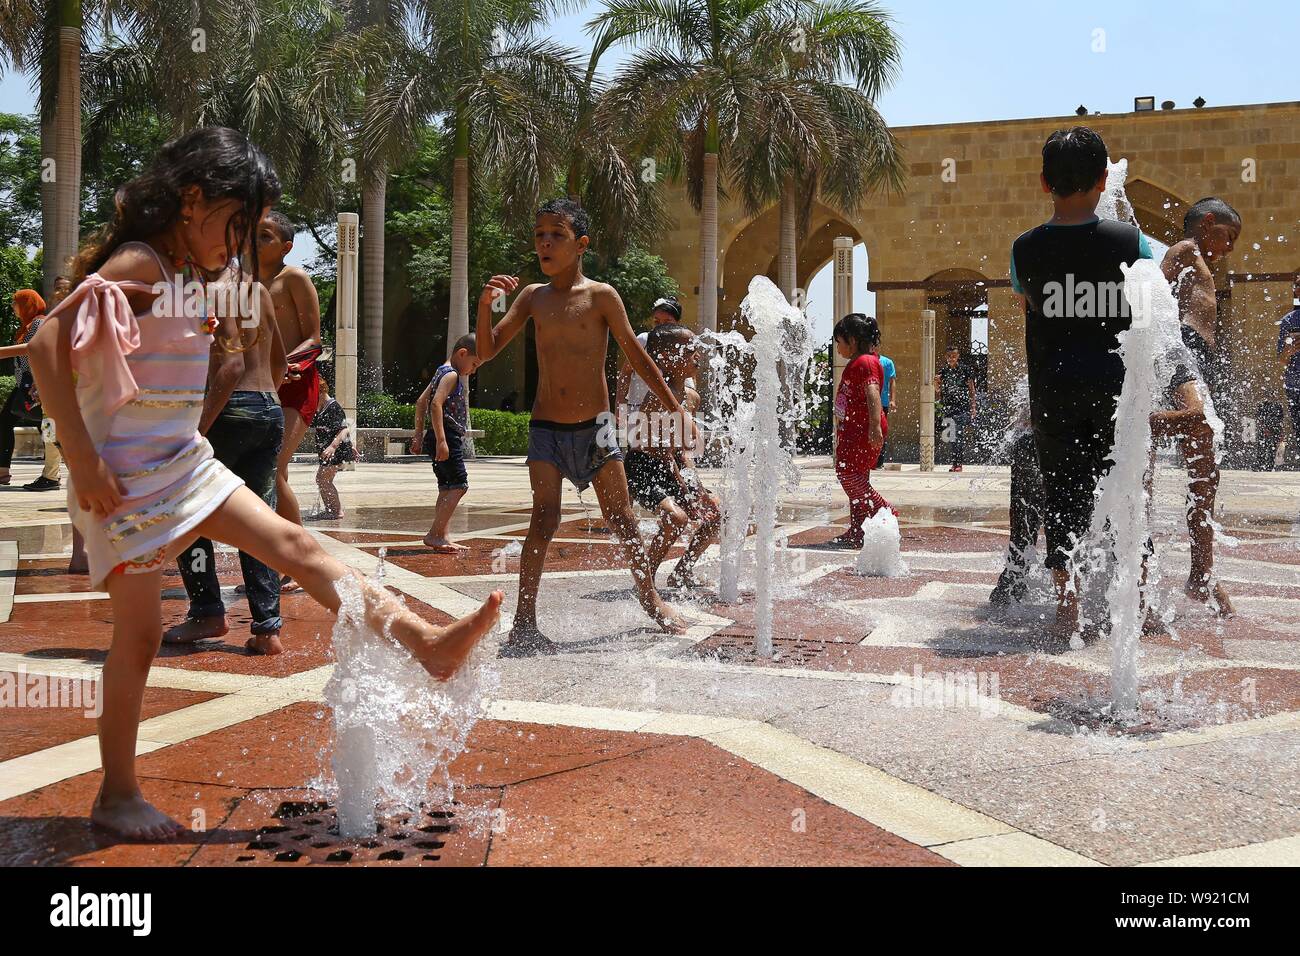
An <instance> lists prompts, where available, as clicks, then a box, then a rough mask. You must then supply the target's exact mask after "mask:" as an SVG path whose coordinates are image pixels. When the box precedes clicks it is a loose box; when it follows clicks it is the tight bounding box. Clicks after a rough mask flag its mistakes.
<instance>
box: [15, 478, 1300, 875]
mask: <svg viewBox="0 0 1300 956" xmlns="http://www.w3.org/2000/svg"><path fill="white" fill-rule="evenodd" d="M25 470H26V471H31V472H32V473H33V474H34V473H35V468H34V466H31V465H23V464H19V465H18V466H17V468H16V471H15V475H16V477H15V482H14V486H17V485H19V484H21V483H22V481H25V480H27V478H29V477H31V476H30V475H28V474H26V473H25ZM470 474H471V493H470V495H469V497H468V498H467V499H466V504H465V507H464V508H463V509H462V512H461V513H460V514H459V515H458V516H457V519H456V524H455V525H454V526H453V531H454V532H455V533H456V534H457V535H458V536H459V537H460V539H461V540H462V541H463V543H465V544H466V545H468V546H469V551H468V552H466V553H464V554H462V555H456V556H444V555H433V554H430V553H429V552H428V550H427V549H425V548H424V547H422V546H421V544H420V537H421V536H422V534H423V533H424V531H425V530H426V529H427V527H428V523H429V521H430V519H431V516H432V497H433V487H432V480H431V476H430V475H429V472H428V468H427V464H426V465H420V464H418V463H414V462H412V463H388V464H382V465H362V466H360V467H359V468H358V469H357V470H356V471H354V472H352V473H348V474H345V475H342V476H340V480H339V485H340V489H341V491H342V492H343V499H344V503H345V506H346V507H347V508H348V509H349V512H348V514H347V517H346V518H344V519H342V520H340V521H336V522H327V523H323V524H320V525H316V526H314V527H315V528H316V530H317V531H318V532H319V533H320V535H321V536H322V540H323V541H324V542H325V543H326V544H327V546H328V547H329V548H330V550H331V552H332V553H334V554H335V555H336V556H338V557H340V558H341V559H342V560H344V561H345V562H348V563H351V564H352V565H354V566H355V567H358V568H360V569H362V570H364V571H367V572H373V571H374V570H375V569H376V568H377V567H378V566H379V564H380V562H381V555H382V560H383V562H384V566H385V578H384V580H385V583H386V584H387V585H388V586H389V587H391V588H393V589H394V590H395V591H396V592H398V593H399V594H401V595H402V596H403V597H404V599H405V600H406V602H407V603H408V605H410V606H412V607H414V608H415V609H416V610H417V611H418V612H419V613H421V614H422V615H424V616H426V617H427V618H428V619H430V620H435V621H442V620H446V619H447V617H448V616H449V615H453V614H459V613H463V612H464V611H465V610H466V609H468V608H469V607H471V606H472V605H473V604H474V602H475V601H476V600H479V599H481V598H482V597H484V596H486V594H487V593H488V592H489V591H490V590H492V589H493V588H497V587H503V588H504V589H505V590H506V593H507V599H506V607H505V609H504V613H503V615H502V619H503V623H506V624H508V622H509V618H510V614H511V612H512V609H513V605H514V600H515V576H516V575H517V573H518V557H517V555H516V554H515V551H516V550H517V546H518V542H519V539H520V537H521V536H522V535H523V534H525V533H526V530H527V523H528V517H529V515H528V501H529V491H528V487H527V473H526V470H525V469H524V468H523V467H522V463H521V462H520V461H519V460H517V459H485V460H480V461H478V462H475V463H473V464H472V466H471V473H470ZM293 480H294V484H295V486H296V487H298V488H299V489H300V494H302V495H303V496H304V497H305V501H304V504H306V505H310V504H311V503H312V500H313V498H314V489H313V488H312V475H311V471H310V470H309V469H308V468H306V467H301V468H300V467H299V466H295V467H294V470H293ZM876 482H877V486H878V487H880V488H881V489H882V490H883V492H884V493H885V495H886V496H887V497H889V498H890V499H891V500H893V501H894V502H895V503H896V504H897V505H899V506H900V510H901V512H902V516H903V528H902V532H903V539H902V550H903V555H902V556H903V558H904V560H905V561H906V562H907V564H908V566H909V573H908V575H907V576H905V577H899V578H871V577H862V576H859V575H857V574H856V573H854V570H853V563H854V557H855V556H854V555H853V554H851V553H848V552H840V551H832V550H827V549H825V548H823V547H820V545H821V544H822V543H823V542H825V541H826V540H827V539H829V538H830V537H832V536H833V535H834V534H836V533H838V530H839V529H840V527H842V522H843V520H844V504H843V498H842V495H841V493H840V492H839V490H838V488H837V486H836V485H835V484H834V481H833V475H832V473H831V471H830V469H829V468H828V467H827V463H826V462H825V461H824V460H811V461H808V462H806V463H805V468H804V479H803V483H802V485H801V487H800V488H799V489H798V490H797V491H796V492H793V493H791V494H789V495H787V496H785V497H784V498H783V499H782V501H781V509H780V514H781V523H782V528H781V534H782V537H783V538H784V539H785V545H786V546H784V547H782V548H780V549H779V551H778V555H777V562H778V563H777V573H776V580H777V588H776V601H775V606H774V634H775V644H776V654H775V656H774V657H773V658H772V659H764V658H760V657H758V656H757V655H756V654H755V653H754V649H753V639H754V617H753V608H752V605H751V603H749V602H748V600H746V599H745V597H746V596H747V595H748V593H749V591H748V589H749V588H750V587H751V586H752V585H751V581H752V561H753V557H752V552H749V553H748V554H747V557H746V560H745V562H744V566H743V567H742V579H741V580H742V592H745V593H744V595H743V596H742V601H741V603H740V604H738V605H728V604H724V603H721V602H719V601H718V599H717V595H716V591H713V590H708V589H706V590H705V591H704V592H700V593H695V594H689V593H671V592H669V593H667V594H666V596H667V597H668V598H669V599H670V600H671V601H673V602H674V603H675V604H676V605H678V606H679V607H680V609H681V610H682V611H683V612H684V613H685V614H686V616H688V617H689V618H691V621H692V627H691V629H690V630H689V631H688V633H687V634H686V635H684V636H679V637H669V636H665V635H663V634H661V633H658V632H657V631H656V630H655V629H654V628H652V627H651V626H650V625H649V621H648V619H647V618H646V617H645V616H644V614H643V613H642V612H641V611H640V609H639V608H638V606H637V604H636V602H635V601H634V600H633V598H632V594H631V579H630V576H629V575H628V573H627V571H626V570H625V569H623V568H622V567H621V559H620V548H619V546H618V545H617V543H616V542H614V541H613V539H611V537H610V536H609V533H608V529H607V528H606V527H605V525H604V523H603V521H602V520H601V518H600V515H599V512H598V510H597V509H596V506H595V504H594V501H593V500H591V499H592V497H593V496H591V495H587V496H586V498H587V499H588V500H585V501H584V500H581V499H579V498H578V497H577V496H566V500H565V504H566V514H565V519H564V521H563V523H562V524H561V527H560V530H559V532H558V536H557V539H556V542H555V543H554V544H553V545H552V549H551V554H550V558H549V560H548V570H549V571H550V573H549V574H548V576H547V577H546V578H544V580H543V586H542V594H541V606H540V615H539V618H540V623H541V626H542V628H543V630H545V631H546V632H547V633H548V634H549V636H550V637H551V638H552V639H553V640H555V641H556V642H558V643H559V644H560V645H561V648H562V649H561V653H560V654H558V655H556V656H554V657H550V658H540V659H529V660H498V661H495V663H493V664H492V665H490V666H493V667H495V668H496V669H497V671H498V676H499V690H498V691H497V694H496V697H495V699H494V700H492V701H491V703H490V705H489V709H488V716H487V718H485V719H484V720H482V721H481V722H480V723H479V724H478V725H477V726H476V727H475V728H474V730H473V732H472V734H471V736H470V739H469V745H468V748H467V750H466V752H465V753H464V754H462V756H461V757H460V758H459V759H458V760H457V761H456V763H455V764H454V765H453V767H452V773H453V776H454V778H455V779H456V780H457V782H458V784H459V789H458V791H457V798H456V803H455V804H453V805H449V806H441V805H431V806H427V807H424V808H417V809H416V810H414V811H411V812H408V813H405V814H400V813H399V814H396V815H390V816H388V817H386V819H385V822H384V824H383V826H382V828H381V830H380V832H378V833H377V834H376V836H375V838H374V839H373V840H366V841H362V842H355V841H353V842H349V841H343V840H340V839H339V837H338V836H337V835H336V833H335V832H332V830H331V827H332V825H333V822H334V811H333V809H332V808H331V807H329V806H328V805H326V804H325V801H324V797H323V791H322V790H320V789H319V784H320V783H321V781H322V779H323V777H322V775H323V774H324V773H326V772H327V768H328V767H329V758H330V754H331V722H330V713H329V710H328V708H327V707H326V706H325V704H324V703H323V701H322V690H323V688H324V685H325V681H326V679H327V677H328V674H329V671H330V669H331V664H332V650H331V645H330V629H331V627H332V621H331V618H330V616H329V615H328V614H326V613H325V612H323V611H322V610H321V609H320V608H319V607H317V606H316V605H314V604H313V602H311V601H310V599H308V598H306V597H305V596H303V595H302V594H300V593H299V594H293V595H288V596H286V597H285V599H284V602H283V615H284V618H285V621H286V626H285V630H284V634H283V638H284V644H285V647H286V653H285V654H283V655H281V656H278V657H272V658H263V657H252V656H249V655H247V654H246V653H245V652H244V651H243V641H244V639H245V638H246V636H247V626H248V620H249V619H248V609H247V605H246V602H245V601H244V600H243V598H241V597H239V596H238V595H236V594H234V593H233V588H234V586H235V585H236V584H237V583H239V571H238V566H237V562H236V561H235V555H234V554H232V553H230V552H219V553H218V562H219V573H220V578H221V583H222V585H223V589H224V591H225V593H226V594H227V599H228V610H229V619H230V625H231V630H230V634H229V635H228V636H227V637H226V638H225V639H223V640H218V641H214V642H210V643H206V644H203V645H198V646H195V647H190V648H186V649H176V648H164V649H163V651H162V652H161V654H160V655H159V658H158V661H157V663H156V665H155V667H154V670H153V672H152V675H151V678H150V686H149V688H148V691H147V693H146V696H145V701H144V715H143V719H144V723H143V725H142V727H141V734H140V757H139V761H138V763H139V772H140V775H141V780H142V786H143V789H144V791H145V794H146V795H147V796H148V797H149V798H150V799H152V800H154V801H155V802H156V803H157V804H158V805H159V806H160V807H161V808H162V809H164V810H165V811H167V812H169V813H171V814H173V815H174V816H175V817H176V818H177V819H179V820H181V821H182V822H184V823H186V824H187V825H188V826H189V827H190V832H189V833H188V834H187V836H186V837H185V838H183V839H181V840H178V841H176V842H174V843H169V844H166V845H162V846H144V845H134V844H124V843H120V842H117V841H114V840H112V839H110V838H108V837H107V836H105V835H104V834H101V833H99V832H97V831H95V830H93V829H92V828H91V827H90V826H89V824H88V823H87V820H86V813H87V810H88V808H89V806H90V802H91V800H92V799H93V797H94V793H95V790H96V787H97V785H98V780H99V755H98V750H97V745H96V741H95V738H94V721H93V708H92V707H91V706H90V703H91V702H93V698H94V691H95V684H94V679H95V676H96V673H97V671H98V668H99V667H100V666H102V663H103V660H104V657H105V655H106V653H107V650H108V647H109V644H110V637H111V629H112V623H111V611H110V607H109V602H108V600H107V595H104V594H95V593H90V592H89V591H88V587H87V585H86V581H85V578H84V577H77V576H69V575H67V574H66V573H65V570H66V551H67V548H68V545H69V534H68V526H67V520H66V513H65V511H64V510H63V507H62V493H61V492H50V493H42V494H30V493H26V492H21V491H16V489H15V487H13V486H11V488H8V489H0V562H5V565H4V567H5V570H4V575H3V577H0V686H9V687H11V688H14V687H20V686H26V682H35V683H34V684H33V685H32V686H36V685H37V684H40V682H41V681H42V680H45V684H44V685H42V686H54V682H53V681H51V680H50V679H58V680H57V683H58V686H59V687H61V688H63V689H64V691H65V692H68V691H71V690H75V694H74V695H73V696H72V699H65V700H63V701H53V700H42V701H39V702H37V701H34V700H33V699H31V698H30V692H29V697H28V699H27V700H26V701H25V703H26V704H27V706H16V705H14V702H13V701H10V702H9V704H7V705H5V706H0V863H4V864H65V863H69V864H78V865H98V864H109V865H113V864H141V863H143V864H153V865H196V866H205V865H240V866H242V865H264V864H265V865H271V866H282V867H283V866H295V865H296V866H301V865H323V866H344V865H356V864H373V865H394V866H408V865H435V866H436V865H483V864H492V865H512V864H514V865H528V864H589V865H599V864H663V865H667V864H778V865H802V864H816V863H826V864H870V865H951V864H954V863H955V864H959V865H998V864H1059V865H1132V864H1143V863H1157V862H1163V861H1175V862H1178V863H1188V864H1195V863H1198V862H1205V863H1227V864H1261V863H1275V864H1276V863H1291V864H1296V863H1300V773H1297V767H1298V766H1300V589H1297V585H1298V584H1300V536H1297V535H1296V534H1295V533H1293V531H1292V521H1293V519H1294V518H1295V512H1296V510H1297V506H1298V505H1300V477H1297V476H1292V475H1289V474H1270V475H1247V474H1237V473H1227V474H1226V475H1225V479H1224V491H1223V493H1222V495H1221V498H1222V501H1223V503H1224V510H1223V514H1222V515H1221V517H1220V520H1221V521H1222V522H1223V524H1224V525H1225V527H1226V528H1227V530H1228V533H1229V534H1231V535H1232V536H1233V537H1234V538H1235V539H1236V541H1237V545H1236V546H1235V547H1231V548H1229V547H1224V548H1223V549H1222V550H1221V553H1220V554H1221V556H1220V574H1221V577H1222V579H1223V581H1224V583H1225V586H1227V587H1228V589H1229V590H1230V592H1231V593H1232V595H1233V598H1234V600H1235V602H1236V605H1237V610H1238V613H1237V615H1236V616H1235V617H1234V618H1232V619H1230V620H1228V621H1219V620H1216V619H1214V618H1212V617H1210V616H1209V615H1208V614H1207V613H1206V612H1205V611H1204V610H1203V609H1201V608H1199V607H1198V606H1196V605H1193V604H1191V603H1189V602H1188V601H1187V600H1186V599H1184V598H1182V597H1181V595H1180V594H1179V593H1178V589H1177V587H1175V585H1176V584H1177V583H1178V582H1179V581H1181V578H1182V576H1183V575H1185V573H1186V567H1187V553H1186V545H1185V541H1184V540H1183V538H1182V537H1181V536H1180V534H1179V529H1178V527H1177V526H1176V522H1171V521H1166V522H1165V523H1164V524H1162V525H1159V526H1158V529H1157V531H1158V533H1157V535H1156V538H1157V546H1158V551H1159V555H1160V562H1161V567H1162V571H1163V576H1162V584H1161V594H1162V597H1163V600H1164V606H1165V607H1167V608H1170V609H1172V611H1173V620H1172V622H1171V627H1170V633H1169V634H1168V635H1162V636H1160V637H1153V638H1149V639H1144V642H1143V657H1142V661H1141V695H1142V714H1143V716H1142V719H1141V721H1139V722H1138V723H1136V724H1133V725H1128V726H1118V725H1116V724H1115V723H1113V722H1111V721H1109V720H1107V719H1106V718H1105V717H1104V716H1103V714H1102V712H1101V706H1102V704H1104V702H1105V700H1106V697H1107V694H1108V681H1109V669H1110V646H1109V642H1108V641H1107V640H1104V639H1103V640H1101V641H1099V642H1097V643H1094V644H1091V645H1089V646H1087V647H1085V648H1083V649H1081V650H1077V651H1065V652H1058V653H1047V652H1045V651H1043V650H1042V649H1041V644H1040V642H1039V640H1038V638H1039V636H1040V633H1041V629H1042V624H1043V622H1044V620H1045V619H1046V618H1047V617H1048V616H1050V613H1051V611H1050V606H1049V604H1048V602H1047V600H1046V598H1045V595H1043V594H1038V595H1037V596H1036V597H1034V598H1031V600H1030V601H1029V602H1028V603H1027V604H1026V605H1024V606H1021V607H1019V608H1017V609H1015V610H1014V611H1013V612H1010V613H1008V614H1003V615H999V614H994V613H992V612H991V611H990V609H989V606H988V603H987V598H988V592H989V590H990V589H991V588H992V586H993V583H994V581H995V580H996V577H997V573H998V571H999V569H1000V566H1001V554H1002V551H1003V549H1004V548H1005V545H1006V530H1005V524H1006V506H1005V501H1006V495H1007V483H1008V482H1007V475H1006V473H1005V471H1000V470H997V469H978V468H970V469H967V471H966V472H965V473H963V474H962V475H960V476H959V475H950V474H948V473H945V472H937V473H932V474H920V473H918V472H916V471H915V470H914V469H911V470H905V471H902V472H897V471H895V472H882V473H879V474H878V475H877V476H876ZM1159 487H1160V492H1161V498H1162V502H1163V505H1164V506H1166V507H1164V508H1163V512H1167V513H1169V514H1176V509H1174V510H1170V508H1169V507H1167V506H1168V505H1169V504H1170V502H1175V503H1176V499H1177V495H1178V485H1177V481H1176V476H1173V475H1164V476H1162V479H1161V484H1160V486H1159ZM309 489H311V491H309ZM570 492H571V489H570ZM837 525H838V527H837ZM717 567H718V565H717V558H716V550H715V551H714V552H712V553H710V554H709V555H708V556H706V559H705V561H704V563H703V565H702V571H703V575H702V576H703V577H704V578H705V579H706V581H712V582H716V574H717ZM164 586H165V588H166V590H165V591H164V595H163V597H164V602H163V617H164V622H165V623H167V624H170V623H172V622H174V621H177V620H179V619H181V618H182V617H183V615H184V613H185V609H186V602H185V599H184V594H183V591H182V590H181V587H180V579H179V576H178V575H175V574H172V575H169V576H168V577H167V578H166V579H165V581H164ZM499 639H500V635H496V636H493V637H492V638H491V640H492V641H494V642H495V641H497V640H499ZM6 682H7V683H6ZM55 704H63V705H65V706H54V705H55Z"/></svg>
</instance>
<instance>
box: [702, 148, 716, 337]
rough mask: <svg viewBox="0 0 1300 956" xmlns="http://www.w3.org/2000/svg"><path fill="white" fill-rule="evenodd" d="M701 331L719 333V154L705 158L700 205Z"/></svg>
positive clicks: (714, 153)
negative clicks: (702, 192)
mask: <svg viewBox="0 0 1300 956" xmlns="http://www.w3.org/2000/svg"><path fill="white" fill-rule="evenodd" d="M700 329H701V330H708V331H711V332H716V331H717V329H718V154H717V153H716V152H706V153H705V154H704V196H703V201H702V202H701V203H700Z"/></svg>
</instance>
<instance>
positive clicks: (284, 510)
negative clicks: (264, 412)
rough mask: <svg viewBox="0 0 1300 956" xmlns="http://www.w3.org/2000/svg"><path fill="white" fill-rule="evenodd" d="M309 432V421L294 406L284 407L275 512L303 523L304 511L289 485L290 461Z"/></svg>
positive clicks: (277, 464)
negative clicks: (282, 440) (282, 437)
mask: <svg viewBox="0 0 1300 956" xmlns="http://www.w3.org/2000/svg"><path fill="white" fill-rule="evenodd" d="M306 434H307V423H306V422H304V421H303V420H302V416H301V415H300V414H298V411H297V410H296V409H293V408H286V409H284V443H283V444H282V445H281V446H280V454H279V455H278V456H277V457H276V462H275V513H276V514H278V515H279V516H280V517H281V518H284V519H285V520H286V521H292V522H293V523H294V524H299V525H300V524H302V511H301V510H300V509H299V507H298V496H297V495H295V494H294V493H293V488H291V487H290V486H289V462H290V461H292V460H293V453H294V452H295V451H297V450H298V446H299V445H301V444H302V439H303V436H304V435H306Z"/></svg>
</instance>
